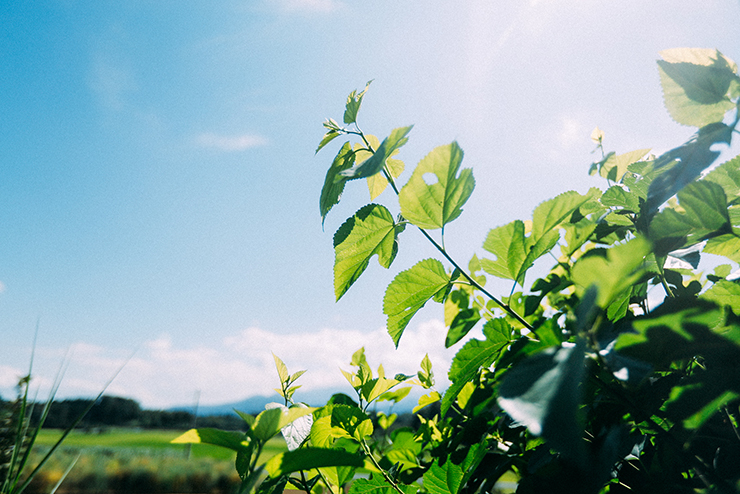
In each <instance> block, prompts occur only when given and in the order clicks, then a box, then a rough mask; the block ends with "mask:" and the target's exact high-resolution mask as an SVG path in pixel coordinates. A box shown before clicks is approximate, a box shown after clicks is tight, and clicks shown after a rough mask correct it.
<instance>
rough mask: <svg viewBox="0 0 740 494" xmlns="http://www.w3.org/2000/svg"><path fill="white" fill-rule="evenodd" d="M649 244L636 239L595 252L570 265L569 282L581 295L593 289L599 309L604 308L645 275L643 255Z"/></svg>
mask: <svg viewBox="0 0 740 494" xmlns="http://www.w3.org/2000/svg"><path fill="white" fill-rule="evenodd" d="M649 252H650V243H649V242H648V241H647V240H645V239H643V238H642V237H638V238H635V239H632V240H630V241H629V242H627V243H624V244H620V245H617V246H615V247H612V248H610V249H606V250H603V249H602V250H597V249H594V250H592V251H590V253H591V255H588V256H584V257H582V258H581V259H579V260H578V261H577V262H576V264H575V265H574V266H573V271H572V279H573V282H574V283H575V284H576V285H577V286H578V287H579V289H580V290H581V293H585V291H586V290H587V289H588V288H589V287H590V286H592V285H593V286H596V288H597V289H598V296H597V299H596V303H597V305H598V306H599V307H602V308H607V307H609V305H610V304H611V303H612V302H613V301H614V300H615V298H616V297H617V296H618V295H620V294H621V293H622V292H623V291H625V290H627V289H629V288H630V287H631V286H632V284H633V283H635V282H636V281H637V280H638V279H639V278H640V277H641V276H642V275H643V273H644V272H645V269H644V268H643V264H644V260H645V256H647V255H648V253H649Z"/></svg>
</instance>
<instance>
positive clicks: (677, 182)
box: [645, 122, 732, 217]
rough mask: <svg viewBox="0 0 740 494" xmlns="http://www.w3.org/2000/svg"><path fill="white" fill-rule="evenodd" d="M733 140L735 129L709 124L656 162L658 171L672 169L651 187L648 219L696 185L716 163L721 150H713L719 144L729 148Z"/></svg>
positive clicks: (647, 210) (647, 208)
mask: <svg viewBox="0 0 740 494" xmlns="http://www.w3.org/2000/svg"><path fill="white" fill-rule="evenodd" d="M731 140H732V127H730V126H728V125H725V124H723V123H721V122H717V123H712V124H708V125H706V126H704V127H702V128H701V129H699V132H697V133H696V135H694V137H692V138H691V139H690V140H689V141H688V142H686V143H685V144H683V145H681V146H679V147H677V148H675V149H672V150H670V151H668V152H666V153H664V154H663V155H661V156H660V157H659V158H658V159H657V160H655V164H654V169H655V170H660V169H661V168H663V167H664V166H668V165H672V166H671V167H670V168H669V169H667V170H666V171H665V172H663V173H661V174H660V175H658V176H657V177H656V178H655V179H654V180H653V181H652V183H651V184H650V188H649V190H648V196H647V204H646V206H645V211H646V214H647V215H648V217H652V215H653V214H655V212H656V211H657V210H658V208H659V207H660V206H661V205H662V204H663V203H664V202H666V201H667V200H668V199H670V198H671V197H673V196H674V195H676V194H677V193H678V192H679V191H680V190H681V189H683V188H684V187H686V186H687V185H688V184H689V183H691V182H693V181H694V180H695V179H696V178H697V177H698V176H699V175H700V174H701V172H702V171H704V170H705V169H706V168H709V166H711V165H712V163H714V160H716V159H717V157H718V156H719V155H720V151H717V150H715V149H711V148H712V146H714V145H715V144H718V143H724V144H727V145H729V144H730V141H731Z"/></svg>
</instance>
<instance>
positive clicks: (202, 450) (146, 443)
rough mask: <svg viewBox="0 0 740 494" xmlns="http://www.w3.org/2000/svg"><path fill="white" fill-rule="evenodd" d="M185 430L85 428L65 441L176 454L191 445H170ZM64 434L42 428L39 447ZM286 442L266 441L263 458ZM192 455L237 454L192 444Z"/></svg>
mask: <svg viewBox="0 0 740 494" xmlns="http://www.w3.org/2000/svg"><path fill="white" fill-rule="evenodd" d="M183 432H184V431H171V430H139V429H126V428H120V429H119V428H111V429H106V430H104V431H103V432H100V433H88V432H83V431H72V433H71V434H70V435H69V436H67V438H66V439H65V440H64V443H63V447H64V448H65V449H79V450H83V451H85V452H88V451H89V452H94V451H95V450H113V451H116V450H129V451H140V452H141V453H152V452H156V451H160V452H167V453H176V452H178V451H180V452H182V454H183V456H185V455H186V451H187V448H188V446H189V445H187V444H171V443H170V441H172V440H173V439H174V438H176V437H177V436H179V435H180V434H182V433H183ZM61 435H62V431H59V430H55V429H42V430H41V432H40V433H39V436H38V438H37V439H36V444H37V445H38V446H51V445H53V444H54V442H55V441H56V440H57V439H59V437H60V436H61ZM286 449H287V448H286V446H285V441H283V439H282V437H280V436H278V437H276V438H274V439H272V440H271V441H269V442H268V443H267V445H266V446H265V449H264V450H263V453H262V459H263V460H267V459H268V458H270V457H272V456H274V455H276V454H278V453H280V452H282V451H285V450H286ZM191 455H192V457H194V458H206V457H207V458H214V459H217V460H233V458H234V455H235V453H234V452H233V451H230V450H228V449H225V448H221V447H219V446H212V445H209V444H193V445H192V449H191Z"/></svg>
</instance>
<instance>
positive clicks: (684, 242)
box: [648, 180, 731, 255]
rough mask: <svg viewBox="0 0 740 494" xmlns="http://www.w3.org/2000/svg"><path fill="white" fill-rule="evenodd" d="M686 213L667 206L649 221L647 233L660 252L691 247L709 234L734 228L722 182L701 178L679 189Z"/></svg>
mask: <svg viewBox="0 0 740 494" xmlns="http://www.w3.org/2000/svg"><path fill="white" fill-rule="evenodd" d="M678 203H679V205H680V209H682V210H683V213H679V212H678V211H677V210H676V209H675V208H671V207H666V208H665V209H663V211H661V212H660V213H658V214H657V215H655V218H653V221H652V222H651V223H650V227H649V230H648V237H649V238H650V240H651V241H652V242H653V243H654V244H655V251H656V254H658V255H666V254H668V252H671V251H673V250H677V249H682V248H684V247H690V246H692V245H694V244H696V243H698V242H701V241H702V240H704V239H706V238H707V237H709V236H710V235H719V234H722V233H728V232H729V231H731V226H730V218H729V216H728V214H727V198H726V197H725V193H724V190H723V189H722V187H721V186H719V185H718V184H716V183H714V182H708V181H706V180H701V181H698V182H692V183H690V184H689V185H687V186H686V187H685V188H684V189H683V190H682V191H681V192H679V193H678Z"/></svg>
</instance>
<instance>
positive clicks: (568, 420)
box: [498, 339, 585, 460]
mask: <svg viewBox="0 0 740 494" xmlns="http://www.w3.org/2000/svg"><path fill="white" fill-rule="evenodd" d="M584 359H585V343H584V341H583V340H580V339H579V340H578V342H577V343H576V345H575V346H571V347H560V348H549V349H546V350H543V351H541V352H539V353H537V354H535V355H532V356H530V357H528V358H526V359H525V360H523V361H521V362H519V363H518V364H516V365H515V366H514V367H512V368H511V369H510V370H509V371H508V372H507V373H506V374H505V376H504V380H503V382H502V383H501V386H500V387H499V398H498V404H499V406H501V408H503V409H504V410H505V411H506V413H508V414H509V415H510V416H511V418H513V419H514V420H516V421H517V422H519V423H520V424H522V425H525V426H527V429H529V432H531V433H532V434H533V435H535V436H540V435H541V436H542V437H543V438H545V439H546V440H547V441H548V442H549V443H550V445H551V446H552V447H553V449H555V450H557V451H559V452H560V453H562V454H563V455H567V456H571V457H575V458H576V459H577V460H582V459H583V455H584V453H585V451H584V443H583V440H582V437H583V427H582V425H581V424H580V421H579V418H578V416H579V414H578V408H579V406H580V402H581V390H580V386H581V381H582V380H583V376H584V370H585V365H584Z"/></svg>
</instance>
